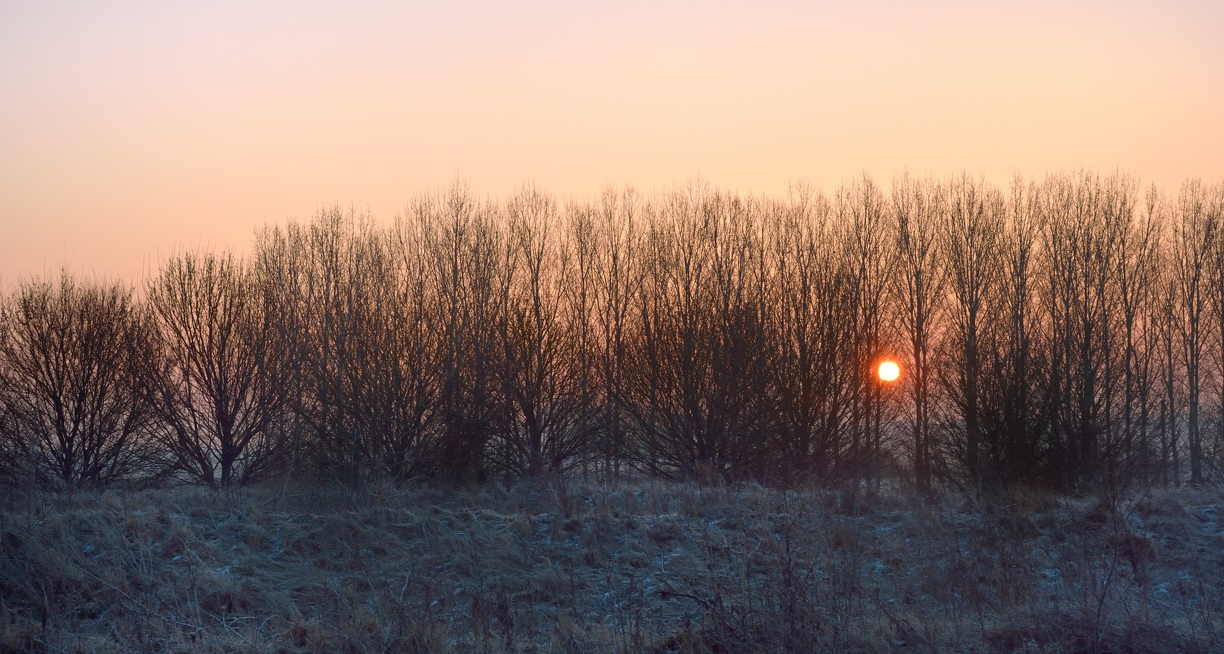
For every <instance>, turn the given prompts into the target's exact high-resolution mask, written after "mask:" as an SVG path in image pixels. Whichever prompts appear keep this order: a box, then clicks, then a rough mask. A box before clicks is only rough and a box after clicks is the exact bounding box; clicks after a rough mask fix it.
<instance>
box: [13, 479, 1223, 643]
mask: <svg viewBox="0 0 1224 654" xmlns="http://www.w3.org/2000/svg"><path fill="white" fill-rule="evenodd" d="M0 599H2V600H3V608H4V614H3V622H2V623H0V651H49V652H54V651H81V652H106V651H165V652H171V651H173V652H195V651H200V652H213V651H215V652H234V651H251V652H266V651H270V652H315V651H339V652H395V651H409V652H412V651H423V652H451V651H456V652H484V651H489V652H494V651H496V652H504V651H521V652H526V651H575V652H603V651H607V652H639V651H653V652H665V651H691V652H738V651H744V652H749V651H753V652H755V651H822V650H838V651H844V652H849V651H889V650H894V649H896V650H901V651H924V650H925V651H940V652H946V651H975V652H981V651H1059V652H1061V651H1085V652H1092V651H1109V652H1119V651H1152V652H1167V651H1221V650H1224V617H1222V616H1224V494H1222V493H1221V492H1219V491H1203V490H1198V491H1190V490H1177V491H1172V490H1170V491H1163V490H1162V491H1156V492H1153V493H1149V494H1145V495H1134V496H1130V497H1127V498H1125V499H1123V500H1120V501H1116V502H1107V501H1102V500H1100V499H1070V498H1062V497H1055V496H1050V495H1043V494H1037V493H1024V494H1019V495H1016V496H1013V497H1007V498H995V499H994V500H992V501H989V502H987V501H984V500H981V499H975V498H968V497H964V496H960V495H954V494H949V495H946V496H944V497H942V498H940V499H938V500H936V501H934V502H928V501H924V500H919V499H916V498H913V497H912V496H910V495H909V494H907V493H905V492H901V491H895V492H894V491H888V492H882V493H878V494H869V493H864V492H861V491H860V492H858V493H850V492H846V491H842V492H832V491H822V490H814V489H813V490H803V491H790V492H785V493H783V492H781V491H776V490H769V489H764V488H761V487H758V486H752V485H747V486H735V487H719V488H709V487H706V488H703V487H698V486H692V485H678V484H664V483H650V482H640V483H639V482H625V483H621V484H616V485H613V486H607V485H599V484H585V483H577V482H574V483H570V484H559V483H556V482H552V483H548V484H522V485H519V486H516V487H513V488H503V487H501V486H491V487H483V488H479V489H469V490H451V491H444V490H438V489H433V488H417V489H396V488H383V489H381V490H380V491H378V492H371V493H368V494H362V495H360V496H356V497H354V496H352V495H348V494H345V493H342V492H339V491H336V492H330V491H326V490H318V489H310V488H296V489H294V488H290V489H289V490H288V492H283V489H282V488H281V487H279V486H276V487H268V488H262V489H248V490H244V491H241V492H238V493H233V494H222V493H214V492H209V491H205V490H201V489H179V490H158V491H147V492H141V493H129V494H119V493H106V494H102V495H81V494H78V495H77V496H75V497H73V498H68V497H66V496H44V497H39V498H18V499H14V500H12V501H11V503H10V505H9V506H8V507H7V508H6V509H4V511H3V512H2V513H0Z"/></svg>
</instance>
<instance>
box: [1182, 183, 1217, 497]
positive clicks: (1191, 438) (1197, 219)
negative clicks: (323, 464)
mask: <svg viewBox="0 0 1224 654" xmlns="http://www.w3.org/2000/svg"><path fill="white" fill-rule="evenodd" d="M1218 230H1219V222H1218V220H1217V219H1216V217H1215V216H1213V215H1212V214H1211V212H1210V206H1209V200H1208V197H1207V190H1206V189H1205V188H1204V187H1203V184H1202V182H1200V181H1199V180H1190V181H1187V182H1186V183H1185V184H1183V185H1182V189H1181V194H1180V196H1179V197H1178V220H1177V222H1176V224H1175V225H1174V237H1173V269H1174V271H1175V279H1176V287H1175V291H1176V297H1177V302H1176V304H1175V306H1174V309H1175V312H1176V313H1175V316H1176V319H1175V325H1176V328H1177V332H1178V336H1179V338H1180V343H1179V345H1180V354H1181V359H1182V365H1183V366H1184V370H1185V375H1186V399H1187V404H1188V407H1187V410H1188V414H1187V417H1186V436H1187V446H1188V447H1189V451H1190V483H1192V484H1196V485H1197V484H1201V483H1202V482H1203V445H1202V433H1201V431H1200V424H1199V418H1200V416H1199V413H1200V399H1201V397H1200V394H1201V391H1200V381H1201V376H1202V365H1203V359H1204V350H1205V348H1206V347H1207V345H1208V331H1207V330H1208V326H1207V324H1205V321H1206V320H1207V319H1208V318H1209V315H1208V311H1209V310H1210V304H1209V303H1210V299H1211V296H1210V293H1209V288H1210V286H1209V283H1210V281H1211V279H1210V274H1211V269H1210V265H1211V256H1212V254H1213V252H1214V250H1215V248H1216V241H1217V239H1218V238H1219V234H1218Z"/></svg>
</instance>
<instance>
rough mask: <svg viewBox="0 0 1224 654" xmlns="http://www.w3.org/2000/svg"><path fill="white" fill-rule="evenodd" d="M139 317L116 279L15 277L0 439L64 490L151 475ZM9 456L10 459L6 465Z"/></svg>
mask: <svg viewBox="0 0 1224 654" xmlns="http://www.w3.org/2000/svg"><path fill="white" fill-rule="evenodd" d="M149 349H150V348H149V340H148V329H147V321H146V320H145V318H144V316H143V315H142V314H141V312H140V310H139V309H138V308H137V307H136V305H135V304H134V302H133V301H132V296H131V292H130V291H128V290H127V289H124V288H122V287H121V286H119V285H118V284H113V285H80V284H78V283H77V282H76V281H75V280H74V279H73V278H72V277H71V276H70V275H69V274H68V273H67V272H66V271H64V272H62V273H61V274H60V278H59V280H58V282H55V283H53V282H50V281H31V282H27V283H23V284H22V285H21V286H20V287H19V288H18V289H17V291H16V292H15V294H14V295H13V296H12V297H10V298H9V299H8V301H7V302H6V303H5V305H4V308H3V313H2V317H0V406H3V407H4V408H5V410H6V413H7V415H6V416H5V419H4V420H3V421H2V422H0V429H3V431H2V432H0V438H3V440H4V443H5V446H4V449H5V450H6V451H8V452H16V453H19V455H20V454H24V455H25V456H26V457H27V458H28V460H29V461H30V462H31V463H32V465H33V466H34V471H33V473H34V476H35V478H36V479H39V480H44V481H47V480H53V481H55V482H57V483H59V484H62V485H63V486H64V487H65V488H66V489H67V490H68V491H69V492H71V491H73V490H75V489H77V488H82V487H85V488H99V487H103V486H105V485H107V484H110V483H113V482H116V481H120V480H124V479H132V478H134V477H135V476H137V475H153V474H156V473H157V470H156V465H157V463H158V461H157V457H156V453H155V451H154V450H153V449H152V448H151V447H150V444H149V435H148V434H149V432H148V428H149V425H150V420H151V417H152V416H151V413H150V411H149V407H148V405H147V403H146V402H145V399H144V395H143V393H142V392H141V389H140V384H141V381H142V380H141V363H142V361H143V360H144V358H145V357H146V356H147V352H148V351H149ZM12 462H13V461H12V459H10V463H12Z"/></svg>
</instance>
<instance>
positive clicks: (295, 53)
mask: <svg viewBox="0 0 1224 654" xmlns="http://www.w3.org/2000/svg"><path fill="white" fill-rule="evenodd" d="M1078 167H1089V168H1093V169H1096V170H1098V171H1101V172H1106V171H1110V170H1114V169H1121V170H1123V171H1126V172H1130V173H1133V174H1136V175H1139V176H1140V177H1141V178H1142V179H1143V180H1144V182H1145V183H1148V182H1155V183H1157V184H1159V185H1161V186H1164V187H1166V188H1168V189H1170V190H1175V189H1176V187H1177V185H1178V184H1179V183H1180V182H1181V180H1182V179H1184V178H1185V177H1187V176H1191V175H1193V176H1201V177H1203V178H1204V179H1205V180H1206V181H1210V182H1213V183H1214V182H1219V181H1221V180H1224V2H1220V0H1208V1H1202V2H1176V1H1169V0H1165V1H1163V2H1125V1H1114V2H1066V1H1062V2H1031V1H1029V2H926V3H916V2H901V1H897V2H853V3H851V2H839V3H832V2H828V3H821V2H767V1H760V0H758V1H756V2H737V3H731V2H710V1H704V2H660V1H658V0H655V1H651V2H616V3H590V4H585V3H579V2H573V1H570V2H514V3H509V2H501V3H494V2H468V1H462V0H460V1H455V0H450V1H447V2H432V3H399V2H396V3H393V2H368V3H361V2H343V3H340V2H336V3H311V2H298V1H295V2H282V3H273V2H235V3H224V2H216V1H210V2H200V3H186V2H173V3H171V2H143V3H103V2H78V3H60V2H46V1H41V0H39V1H33V0H32V1H29V2H24V1H22V2H15V1H11V0H0V285H3V286H6V287H7V286H9V285H10V284H11V283H12V282H13V281H15V280H16V279H19V278H24V277H27V276H29V275H30V274H42V273H44V272H45V271H48V270H54V269H55V268H58V267H59V266H60V265H62V264H64V263H65V262H67V263H69V264H70V265H71V267H72V268H73V269H74V270H77V271H79V272H82V273H87V274H89V273H92V274H95V275H99V276H105V277H125V278H128V279H133V278H135V277H136V276H138V275H140V274H141V273H142V272H143V271H145V270H147V269H148V268H149V267H150V266H156V265H157V262H158V261H160V260H161V258H163V257H165V256H166V255H168V254H171V253H173V252H175V251H177V250H180V249H183V248H192V247H197V246H206V247H222V248H232V249H235V250H238V251H245V250H246V249H247V248H248V246H249V243H250V241H251V234H252V232H253V230H254V229H255V228H256V227H257V226H259V225H262V224H264V223H265V222H276V223H279V222H284V221H286V220H290V219H303V218H308V217H310V216H311V215H312V214H313V213H314V212H315V211H316V210H317V209H318V208H319V207H321V206H324V205H331V204H335V203H340V204H342V205H345V206H349V205H353V206H356V207H357V208H359V209H369V210H371V211H373V212H374V213H375V214H376V215H377V216H379V217H380V218H383V219H390V218H391V217H392V216H394V214H395V213H396V212H397V211H398V210H399V209H401V208H402V207H403V206H405V204H406V202H407V200H408V199H409V198H410V197H412V196H414V195H416V194H418V193H420V192H423V191H431V190H437V189H439V188H442V187H444V186H446V185H448V184H449V183H451V182H452V181H454V180H455V179H456V178H461V179H465V180H467V181H468V182H470V184H471V186H472V188H473V189H474V190H475V191H476V192H477V193H479V194H481V195H486V194H487V195H495V196H505V195H507V194H509V193H512V192H514V191H515V190H516V189H517V188H519V187H520V186H521V185H522V183H523V182H525V181H532V182H535V183H537V184H539V185H541V186H543V187H545V188H546V189H549V190H552V191H554V192H556V193H557V194H558V195H560V196H562V197H569V196H573V197H579V198H581V197H588V196H591V195H593V194H595V193H598V192H599V191H600V189H602V188H604V187H605V186H607V185H609V184H612V185H622V184H625V183H631V184H633V185H635V186H636V187H638V188H639V189H640V190H643V191H647V192H650V191H653V190H656V189H660V188H666V187H669V186H672V185H675V184H682V183H684V182H685V181H686V180H689V179H690V178H693V177H695V176H701V177H703V178H705V179H707V180H708V181H710V182H711V183H713V184H716V185H718V186H722V187H729V188H734V189H737V190H740V191H744V192H756V193H760V192H765V193H781V192H784V191H785V189H786V188H787V186H788V185H789V184H790V183H792V182H796V181H807V182H810V183H812V184H814V185H816V186H823V187H825V188H833V187H835V186H836V185H837V184H839V183H840V182H842V181H844V180H846V179H849V178H851V177H853V176H855V175H857V174H859V173H860V172H862V171H867V172H869V173H871V174H872V175H874V176H876V178H877V180H878V181H880V182H882V183H885V184H887V183H888V182H889V180H891V178H892V177H893V175H894V174H896V173H897V172H900V171H902V170H906V169H908V170H909V171H910V172H912V173H918V174H925V173H931V174H936V175H946V174H949V173H954V172H958V171H961V170H967V171H969V172H971V173H983V174H985V175H987V176H988V177H989V178H991V179H993V180H994V181H996V182H1001V183H1002V182H1006V181H1007V180H1008V179H1009V178H1010V177H1011V175H1012V174H1014V173H1017V172H1018V173H1022V174H1025V175H1043V174H1045V173H1046V172H1048V171H1058V170H1069V169H1074V168H1078Z"/></svg>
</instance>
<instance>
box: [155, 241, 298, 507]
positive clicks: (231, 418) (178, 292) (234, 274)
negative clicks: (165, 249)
mask: <svg viewBox="0 0 1224 654" xmlns="http://www.w3.org/2000/svg"><path fill="white" fill-rule="evenodd" d="M263 290H264V289H263V288H261V287H260V286H259V285H257V284H256V283H255V279H254V278H253V276H252V274H251V273H250V271H249V270H248V269H247V268H246V266H245V265H244V264H243V263H242V262H241V261H238V260H236V259H235V258H234V257H233V256H232V255H229V254H222V255H216V254H211V253H207V254H194V253H188V254H184V255H180V256H176V257H174V258H171V259H170V260H169V261H168V262H167V263H166V265H165V266H164V267H163V269H162V272H161V275H160V276H159V277H158V278H157V279H156V280H154V282H153V283H152V284H151V285H150V287H149V290H148V294H147V297H148V304H149V307H150V309H151V312H152V315H153V317H154V319H155V324H156V347H155V348H154V349H153V353H154V356H153V359H154V365H153V367H152V370H151V373H150V374H149V376H148V377H149V384H148V390H149V400H150V404H151V406H152V407H153V408H154V409H155V411H156V412H157V415H158V418H159V419H160V422H161V424H162V425H163V426H164V429H163V436H162V442H163V444H164V445H165V447H166V448H167V449H168V450H169V451H170V452H171V453H172V454H173V456H174V458H175V460H176V461H177V463H178V466H179V469H180V470H181V471H182V472H184V473H186V474H187V475H188V476H190V477H192V478H194V479H196V480H198V481H201V482H203V483H205V484H207V485H209V486H216V485H220V486H223V487H224V486H229V485H231V484H234V483H240V484H245V483H248V482H251V481H254V480H257V479H259V478H261V477H263V476H266V475H267V474H268V473H270V472H271V471H273V470H274V469H275V467H276V466H277V465H278V463H279V462H280V456H281V454H282V453H283V451H284V446H285V434H283V433H281V432H279V431H278V430H276V429H275V426H276V425H277V421H278V420H279V419H280V418H282V416H283V412H284V410H285V409H286V406H287V402H288V400H289V397H290V390H291V384H290V375H289V373H290V370H289V368H288V365H287V364H288V351H287V348H286V347H285V343H284V342H283V341H282V340H281V338H280V336H281V334H280V332H279V331H278V330H276V329H273V328H272V326H273V325H272V323H273V320H274V317H273V316H272V315H270V314H269V312H268V311H267V309H268V308H269V307H268V306H267V304H266V303H265V301H264V298H263V297H262V293H261V291H263Z"/></svg>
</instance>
